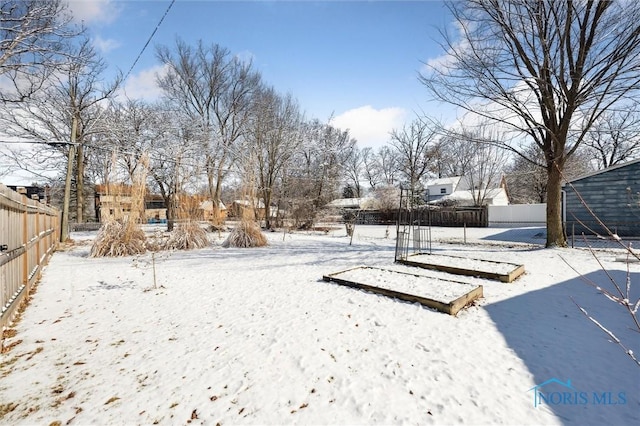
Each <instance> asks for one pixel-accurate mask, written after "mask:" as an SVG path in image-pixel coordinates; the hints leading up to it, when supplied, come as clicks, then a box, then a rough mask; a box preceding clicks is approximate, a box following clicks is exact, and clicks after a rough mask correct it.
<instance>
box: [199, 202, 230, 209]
mask: <svg viewBox="0 0 640 426" xmlns="http://www.w3.org/2000/svg"><path fill="white" fill-rule="evenodd" d="M218 206H219V207H220V210H226V209H227V206H225V205H224V203H223V202H222V201H218ZM199 208H200V209H202V210H205V211H209V210H211V211H213V201H211V200H204V201H203V202H201V203H200V206H199Z"/></svg>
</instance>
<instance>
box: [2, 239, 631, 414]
mask: <svg viewBox="0 0 640 426" xmlns="http://www.w3.org/2000/svg"><path fill="white" fill-rule="evenodd" d="M385 229H386V228H385V227H367V226H358V227H356V231H355V237H354V241H353V245H351V246H349V239H348V237H347V236H346V234H345V232H344V229H340V230H336V231H334V232H332V233H330V234H328V235H321V234H312V233H309V234H306V233H301V234H288V235H286V237H285V238H284V241H283V234H282V233H269V234H268V235H267V236H268V238H269V242H270V245H269V246H268V247H265V248H257V249H234V248H231V249H224V248H221V247H220V243H221V242H222V240H223V239H224V237H225V235H224V234H223V235H222V236H221V238H220V237H218V236H217V235H212V238H213V239H214V240H215V241H214V242H213V244H212V246H211V247H210V248H205V249H200V250H193V251H184V252H174V253H172V254H171V255H170V256H168V257H167V256H164V255H160V256H158V258H157V263H156V267H157V284H158V288H153V273H152V269H151V267H150V266H149V265H148V263H145V262H143V261H134V259H133V258H116V259H112V258H99V259H94V258H88V257H87V255H88V252H89V248H90V238H91V234H76V235H73V236H72V237H73V238H75V239H76V240H77V242H78V244H77V245H76V246H75V247H74V248H72V249H70V250H68V251H61V252H58V253H56V254H55V255H54V256H53V258H52V259H51V262H50V264H49V266H48V267H47V268H46V269H45V272H44V275H43V278H42V280H41V282H40V284H39V286H38V289H37V292H36V293H35V295H34V297H33V300H32V302H31V305H30V306H29V307H28V309H27V310H26V311H25V313H24V315H23V317H22V319H21V320H20V321H19V323H18V324H17V326H16V327H15V328H16V331H17V333H16V334H15V336H13V337H10V338H9V339H7V342H6V343H8V344H15V346H14V347H13V348H12V350H10V351H9V352H7V353H5V354H2V355H0V423H2V424H11V425H15V424H50V423H52V422H55V421H59V422H60V423H61V424H67V423H68V424H72V425H73V424H153V423H158V424H186V423H191V424H210V425H216V424H217V423H220V424H222V425H225V424H459V423H464V424H576V425H585V424H634V423H635V424H638V422H640V369H639V368H638V367H637V366H636V365H635V364H634V363H633V362H632V361H631V359H630V358H629V357H628V356H627V355H626V354H624V353H623V351H622V350H621V349H620V348H619V347H618V346H617V345H615V344H613V343H610V342H609V341H608V340H607V338H606V336H605V334H604V333H602V332H601V331H600V330H599V329H598V328H597V327H595V326H594V325H593V324H592V323H590V322H589V321H588V320H587V319H586V318H585V317H584V316H583V315H582V314H581V313H580V312H579V310H578V309H577V307H576V306H575V304H574V303H573V302H572V300H571V299H570V296H573V298H574V300H575V301H576V302H577V303H579V304H581V305H582V306H583V307H584V308H585V309H587V311H589V313H590V314H592V315H594V316H595V317H596V318H598V319H599V320H601V322H603V323H604V324H605V325H607V326H608V327H609V328H610V329H612V330H613V331H615V332H616V333H617V334H618V336H619V337H620V338H622V339H623V340H624V341H625V342H626V343H627V344H629V345H630V346H631V347H632V349H633V350H634V351H635V352H636V353H640V336H639V335H638V333H637V332H634V331H632V330H630V329H629V327H630V326H631V323H630V320H629V318H628V317H627V316H625V315H624V312H623V311H622V310H621V308H620V307H619V306H617V305H614V304H613V303H612V302H610V301H608V300H606V299H605V298H604V297H603V296H602V295H600V294H598V293H597V292H596V291H595V290H594V289H593V288H591V287H589V286H587V285H586V284H584V283H583V282H582V281H581V280H580V279H579V278H578V276H577V274H576V273H575V272H574V271H572V270H571V269H570V268H569V267H568V266H567V265H566V264H565V263H564V261H563V260H562V259H561V256H562V257H564V258H565V259H566V260H567V261H568V262H569V263H571V265H573V266H574V267H575V268H576V269H578V270H579V271H580V272H581V273H582V274H584V275H586V276H588V277H589V278H591V279H593V280H598V281H599V282H601V283H602V285H605V286H606V285H607V282H606V279H605V274H604V273H603V272H602V271H600V270H599V266H598V265H597V263H596V262H595V261H594V260H593V258H592V257H591V255H590V254H589V253H588V252H586V251H583V250H572V249H551V250H544V249H534V248H531V247H526V246H517V245H515V246H514V245H512V244H501V243H498V242H496V241H495V240H494V241H492V244H491V245H467V246H463V245H455V244H448V245H437V246H434V249H435V252H436V253H439V254H444V253H449V254H454V255H456V256H465V255H468V256H472V257H477V258H485V259H491V260H497V261H505V262H511V263H517V264H524V265H525V269H526V273H525V275H523V276H522V277H520V278H519V279H518V280H517V281H515V282H514V283H510V284H505V283H501V282H497V281H489V280H483V279H478V278H470V277H455V276H450V275H447V274H444V273H440V272H437V271H421V272H420V273H421V274H425V275H430V276H433V277H441V278H448V279H454V280H459V281H465V282H469V283H474V284H481V285H482V286H483V287H484V298H483V299H481V300H480V302H479V303H477V304H476V305H475V306H471V307H469V308H467V309H465V310H462V311H461V312H460V313H459V314H458V316H457V317H453V316H450V315H446V314H443V313H439V312H436V311H433V310H430V309H427V308H424V307H422V306H420V305H418V304H411V303H406V302H400V301H397V300H394V299H390V298H387V297H383V296H378V295H374V294H370V293H366V292H364V291H360V290H355V289H351V288H347V287H344V286H340V285H337V284H333V283H327V282H323V281H322V276H323V275H325V274H329V273H333V272H337V271H340V270H345V269H348V268H351V267H354V266H358V265H368V266H381V267H386V268H393V269H395V270H399V271H412V272H415V271H416V270H415V268H411V267H408V266H403V265H396V264H393V257H394V244H395V241H394V239H393V236H394V234H395V230H394V232H392V233H391V234H392V235H391V236H390V238H385ZM468 231H469V232H476V231H475V230H468ZM447 232H452V233H453V232H458V233H459V232H460V230H456V229H451V230H446V229H444V228H442V229H440V230H438V233H440V234H445V233H447ZM477 232H479V233H484V234H485V236H490V235H491V233H492V232H493V233H499V232H501V230H492V229H484V230H478V231H477ZM83 238H85V239H84V240H82V239H83ZM489 239H491V238H489ZM617 255H619V254H616V253H614V252H603V253H602V254H601V260H602V261H603V263H604V265H605V266H606V267H607V268H608V270H609V271H610V272H611V273H612V274H613V275H614V276H615V277H616V278H617V279H618V280H620V282H621V283H623V282H624V278H625V275H626V270H625V269H626V265H625V264H624V263H621V262H616V261H615V258H616V256H617ZM149 259H150V255H146V256H144V257H143V258H142V259H140V260H146V261H148V260H149ZM630 268H631V278H632V282H633V285H634V286H635V287H634V288H635V289H636V290H635V296H634V297H637V296H638V291H639V289H640V287H638V286H640V264H638V263H635V264H631V266H630ZM554 378H555V379H557V380H558V381H561V382H565V384H566V382H567V381H568V380H570V386H571V387H570V388H567V387H565V386H563V385H559V384H558V383H551V384H548V385H546V386H545V388H544V389H542V391H544V392H545V394H546V395H551V396H553V395H556V394H557V395H559V396H558V398H564V400H563V401H560V400H556V399H553V398H551V399H550V401H549V402H547V403H544V402H542V403H541V402H540V401H538V400H536V399H535V398H534V397H535V395H534V390H531V389H532V388H533V387H535V386H536V385H541V384H543V383H544V382H546V381H548V380H550V379H554ZM583 397H584V398H583ZM535 402H537V406H534V403H535Z"/></svg>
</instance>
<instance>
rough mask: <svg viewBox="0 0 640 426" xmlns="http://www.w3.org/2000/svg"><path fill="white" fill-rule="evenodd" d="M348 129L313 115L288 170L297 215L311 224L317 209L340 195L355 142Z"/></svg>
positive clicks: (306, 223)
mask: <svg viewBox="0 0 640 426" xmlns="http://www.w3.org/2000/svg"><path fill="white" fill-rule="evenodd" d="M355 143H356V141H355V139H352V138H351V137H350V135H349V132H348V131H343V130H341V129H338V128H335V127H333V126H331V125H330V124H326V123H322V122H321V121H320V120H317V119H314V120H311V121H309V122H306V123H304V125H303V141H302V144H301V145H300V147H299V149H298V150H297V152H296V155H295V157H294V160H293V164H294V165H292V167H290V168H289V169H288V171H287V176H286V180H287V193H288V194H289V197H290V198H291V199H292V200H294V201H293V202H294V204H295V205H294V206H292V207H293V209H294V210H295V212H294V214H295V216H296V219H298V220H301V221H303V222H304V225H306V226H308V225H310V224H311V223H312V222H313V221H314V220H315V216H316V214H317V212H318V209H319V208H320V207H322V206H324V205H325V204H326V203H327V202H329V201H331V200H332V199H333V198H336V197H337V196H338V188H339V187H340V184H341V183H342V182H343V177H344V164H345V162H346V158H347V157H348V153H349V152H350V150H351V148H352V147H353V146H354V145H355Z"/></svg>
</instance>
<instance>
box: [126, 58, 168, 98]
mask: <svg viewBox="0 0 640 426" xmlns="http://www.w3.org/2000/svg"><path fill="white" fill-rule="evenodd" d="M166 72H167V68H166V66H165V65H156V66H155V67H151V68H148V69H146V70H142V71H140V72H139V73H137V74H132V75H130V76H129V78H127V81H126V82H125V85H124V90H123V92H124V93H121V94H123V95H125V96H127V97H129V98H131V99H144V100H147V101H154V100H156V99H158V98H159V97H160V95H162V90H161V89H160V88H159V87H158V85H157V83H156V80H157V77H158V76H162V75H164V74H165V73H166Z"/></svg>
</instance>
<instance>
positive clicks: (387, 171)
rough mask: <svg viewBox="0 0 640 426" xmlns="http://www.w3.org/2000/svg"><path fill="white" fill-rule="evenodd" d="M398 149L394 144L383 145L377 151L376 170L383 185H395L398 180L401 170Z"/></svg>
mask: <svg viewBox="0 0 640 426" xmlns="http://www.w3.org/2000/svg"><path fill="white" fill-rule="evenodd" d="M399 161H400V159H399V155H398V151H397V150H396V149H394V148H393V147H392V146H387V145H385V146H381V147H380V148H378V151H377V152H376V159H375V170H376V172H377V174H378V179H379V181H380V183H381V184H382V185H383V186H393V185H395V184H396V182H397V180H398V177H397V176H398V174H399V172H398V170H399Z"/></svg>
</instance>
